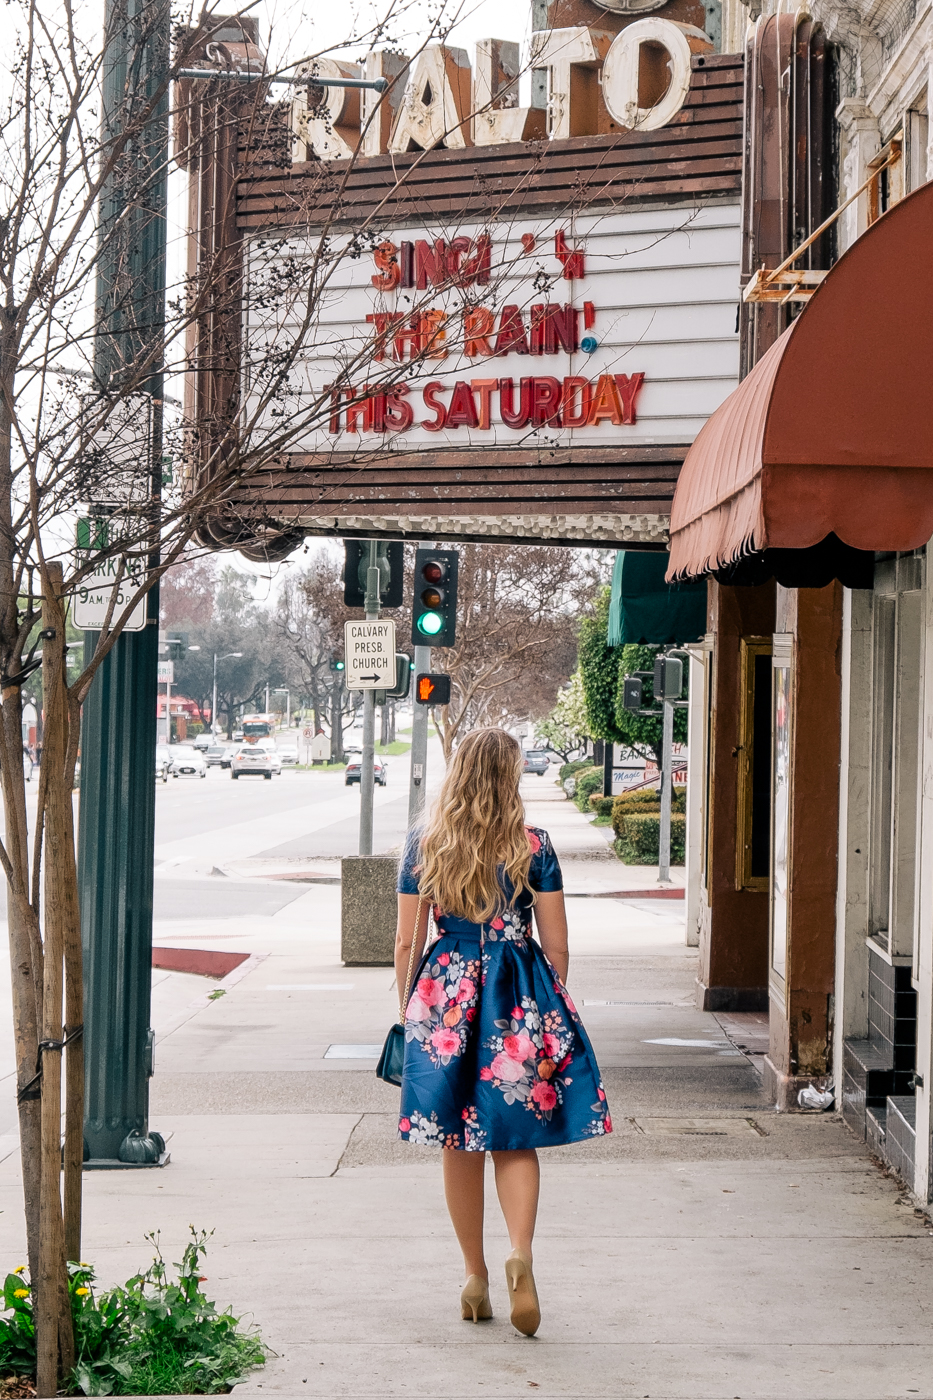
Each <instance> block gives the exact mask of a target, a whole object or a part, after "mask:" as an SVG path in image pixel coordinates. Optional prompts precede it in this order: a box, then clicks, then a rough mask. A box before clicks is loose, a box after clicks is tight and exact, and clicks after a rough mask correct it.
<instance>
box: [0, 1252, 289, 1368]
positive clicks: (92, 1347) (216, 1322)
mask: <svg viewBox="0 0 933 1400" xmlns="http://www.w3.org/2000/svg"><path fill="white" fill-rule="evenodd" d="M208 1238H209V1237H208V1235H207V1234H206V1233H205V1232H203V1231H201V1232H197V1231H195V1229H194V1228H193V1227H192V1229H191V1240H190V1241H189V1243H188V1245H187V1247H186V1248H185V1252H184V1256H183V1258H182V1261H181V1263H180V1264H178V1265H176V1268H177V1270H178V1277H177V1280H176V1281H174V1282H171V1281H170V1280H169V1278H168V1275H167V1271H166V1267H165V1262H164V1260H163V1258H162V1255H161V1252H160V1250H159V1245H158V1236H156V1235H147V1236H146V1239H148V1240H150V1241H151V1242H152V1244H154V1245H155V1250H156V1254H155V1258H154V1259H153V1261H152V1264H151V1265H150V1267H149V1268H148V1269H147V1270H146V1271H145V1273H142V1274H137V1275H136V1276H135V1277H134V1278H131V1279H129V1280H128V1282H127V1283H126V1284H125V1285H124V1286H123V1287H120V1286H117V1287H116V1288H110V1289H107V1290H106V1291H105V1292H101V1293H99V1294H97V1296H96V1297H95V1294H94V1288H93V1284H94V1270H93V1269H92V1268H91V1266H90V1265H89V1264H69V1265H68V1275H69V1280H68V1291H69V1293H70V1296H71V1309H72V1316H73V1317H74V1324H75V1352H76V1358H77V1359H76V1363H75V1369H74V1372H73V1373H72V1375H71V1377H69V1383H67V1386H66V1388H67V1393H68V1394H73V1393H78V1394H81V1395H219V1394H226V1393H227V1392H228V1391H229V1390H230V1388H231V1386H232V1385H235V1384H236V1383H237V1382H239V1381H241V1380H242V1379H243V1378H244V1375H245V1373H246V1372H247V1371H250V1370H252V1368H253V1367H255V1366H262V1365H263V1364H264V1362H265V1358H266V1351H265V1347H264V1346H263V1343H262V1341H261V1340H260V1338H259V1335H258V1333H257V1332H253V1331H241V1330H240V1319H239V1318H236V1317H234V1316H233V1315H232V1313H231V1312H230V1310H229V1309H227V1310H226V1311H225V1312H222V1313H219V1312H218V1311H217V1309H216V1308H215V1306H214V1304H213V1303H211V1302H209V1301H208V1299H207V1298H206V1297H205V1296H204V1294H203V1292H202V1291H201V1286H200V1285H201V1284H202V1283H203V1282H204V1281H205V1280H204V1277H203V1275H202V1273H201V1258H202V1256H203V1254H204V1252H205V1245H206V1242H207V1239H208ZM3 1308H4V1314H5V1315H4V1316H3V1317H0V1374H4V1375H9V1374H10V1372H15V1374H16V1375H18V1376H20V1377H23V1376H29V1377H34V1376H35V1373H36V1338H35V1328H34V1325H33V1314H32V1296H31V1289H30V1286H29V1282H28V1279H26V1277H25V1273H24V1271H23V1270H20V1271H19V1272H17V1273H12V1274H8V1275H7V1277H6V1281H5V1283H4V1286H3ZM11 1314H12V1315H11Z"/></svg>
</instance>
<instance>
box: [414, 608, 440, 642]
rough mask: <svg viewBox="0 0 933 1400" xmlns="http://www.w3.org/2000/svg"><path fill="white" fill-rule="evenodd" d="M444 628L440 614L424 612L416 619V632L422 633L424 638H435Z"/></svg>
mask: <svg viewBox="0 0 933 1400" xmlns="http://www.w3.org/2000/svg"><path fill="white" fill-rule="evenodd" d="M443 626H444V619H443V618H442V617H441V615H440V613H436V612H426V613H422V614H421V616H420V617H419V618H418V631H419V632H423V633H424V635H425V636H426V637H436V636H437V634H438V632H440V630H441V628H442V627H443Z"/></svg>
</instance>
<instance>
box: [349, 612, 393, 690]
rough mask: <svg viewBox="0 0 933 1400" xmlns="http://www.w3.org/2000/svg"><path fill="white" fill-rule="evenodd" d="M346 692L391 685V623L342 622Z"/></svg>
mask: <svg viewBox="0 0 933 1400" xmlns="http://www.w3.org/2000/svg"><path fill="white" fill-rule="evenodd" d="M343 631H344V648H345V650H344V655H345V658H346V663H347V669H346V671H345V672H344V684H345V685H346V687H347V690H391V689H392V688H393V687H394V685H395V623H394V622H393V621H392V620H391V619H389V618H386V619H381V618H377V619H375V620H369V621H364V622H346V623H344V629H343Z"/></svg>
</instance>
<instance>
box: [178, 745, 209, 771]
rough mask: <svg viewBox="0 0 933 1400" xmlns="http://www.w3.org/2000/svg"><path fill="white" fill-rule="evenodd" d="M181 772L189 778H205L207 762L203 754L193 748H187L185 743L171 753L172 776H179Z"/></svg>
mask: <svg viewBox="0 0 933 1400" xmlns="http://www.w3.org/2000/svg"><path fill="white" fill-rule="evenodd" d="M182 774H184V775H185V777H189V778H206V777H207V764H206V763H205V761H204V755H203V754H200V753H198V751H197V749H195V748H188V747H187V745H186V746H185V748H184V749H182V750H181V751H180V752H178V753H175V754H173V755H172V777H173V778H180V777H181V776H182Z"/></svg>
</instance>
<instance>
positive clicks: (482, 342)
mask: <svg viewBox="0 0 933 1400" xmlns="http://www.w3.org/2000/svg"><path fill="white" fill-rule="evenodd" d="M494 325H495V320H494V317H493V314H492V312H491V311H490V310H489V308H488V307H486V306H474V307H471V309H470V310H469V311H466V312H464V316H463V342H464V352H465V353H466V354H467V355H469V356H470V358H471V359H474V360H475V359H477V358H478V357H479V356H481V355H491V354H492V353H493V350H492V344H491V342H490V339H489V337H490V336H491V335H492V333H493V328H494Z"/></svg>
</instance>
